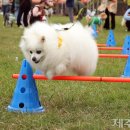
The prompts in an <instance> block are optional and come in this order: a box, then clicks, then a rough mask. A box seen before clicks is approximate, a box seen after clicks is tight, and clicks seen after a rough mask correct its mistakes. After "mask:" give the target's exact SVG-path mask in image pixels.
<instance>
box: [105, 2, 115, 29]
mask: <svg viewBox="0 0 130 130" xmlns="http://www.w3.org/2000/svg"><path fill="white" fill-rule="evenodd" d="M116 12H117V0H108V2H107V6H106V10H105V13H106V14H107V18H106V20H105V24H104V28H105V29H107V30H108V29H115V15H116ZM110 17H111V20H110Z"/></svg>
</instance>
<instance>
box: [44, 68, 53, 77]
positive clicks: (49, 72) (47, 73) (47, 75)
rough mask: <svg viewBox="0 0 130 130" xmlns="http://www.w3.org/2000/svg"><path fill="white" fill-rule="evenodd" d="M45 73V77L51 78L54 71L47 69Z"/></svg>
mask: <svg viewBox="0 0 130 130" xmlns="http://www.w3.org/2000/svg"><path fill="white" fill-rule="evenodd" d="M45 75H46V77H47V78H48V79H52V78H53V76H54V73H53V72H52V71H50V70H49V71H47V72H46V74H45Z"/></svg>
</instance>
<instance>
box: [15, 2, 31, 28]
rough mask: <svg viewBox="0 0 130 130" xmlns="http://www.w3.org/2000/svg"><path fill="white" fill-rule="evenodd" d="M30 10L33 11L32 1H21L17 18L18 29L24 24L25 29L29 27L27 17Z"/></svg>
mask: <svg viewBox="0 0 130 130" xmlns="http://www.w3.org/2000/svg"><path fill="white" fill-rule="evenodd" d="M30 10H31V0H20V6H19V12H18V16H17V25H18V27H20V26H21V25H22V23H23V26H24V27H27V26H28V19H27V17H28V13H29V11H30ZM21 21H22V23H21Z"/></svg>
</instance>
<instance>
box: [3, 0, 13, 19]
mask: <svg viewBox="0 0 130 130" xmlns="http://www.w3.org/2000/svg"><path fill="white" fill-rule="evenodd" d="M10 2H11V1H9V0H2V11H3V18H4V17H5V14H6V13H8V12H9V11H10Z"/></svg>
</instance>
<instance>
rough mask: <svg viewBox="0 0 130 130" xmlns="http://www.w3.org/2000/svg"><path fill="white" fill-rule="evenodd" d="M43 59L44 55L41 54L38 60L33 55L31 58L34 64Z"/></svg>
mask: <svg viewBox="0 0 130 130" xmlns="http://www.w3.org/2000/svg"><path fill="white" fill-rule="evenodd" d="M43 60H44V56H42V57H41V58H40V59H39V60H37V58H36V57H33V58H32V61H33V62H34V63H35V64H37V63H39V62H41V61H43Z"/></svg>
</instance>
